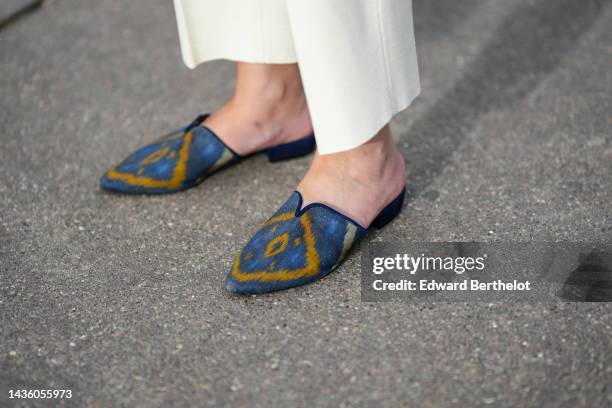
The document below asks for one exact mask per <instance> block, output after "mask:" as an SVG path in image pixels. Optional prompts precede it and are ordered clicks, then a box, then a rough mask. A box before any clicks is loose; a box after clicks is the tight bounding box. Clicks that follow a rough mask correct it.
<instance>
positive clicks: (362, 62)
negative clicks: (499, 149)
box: [174, 0, 420, 154]
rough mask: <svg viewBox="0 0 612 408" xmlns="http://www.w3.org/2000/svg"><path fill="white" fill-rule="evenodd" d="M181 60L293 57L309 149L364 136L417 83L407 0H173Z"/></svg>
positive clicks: (324, 150)
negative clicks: (307, 118) (311, 137)
mask: <svg viewBox="0 0 612 408" xmlns="http://www.w3.org/2000/svg"><path fill="white" fill-rule="evenodd" d="M174 6H175V9H176V17H177V21H178V30H179V38H180V43H181V51H182V55H183V60H184V62H185V64H186V65H187V66H188V67H190V68H195V67H196V66H197V65H198V64H200V63H202V62H205V61H209V60H213V59H229V60H234V61H246V62H255V63H270V64H273V63H295V62H297V63H298V64H299V69H300V73H301V76H302V81H303V85H304V90H305V93H306V99H307V101H308V107H309V109H310V115H311V118H312V122H313V126H314V131H315V137H316V140H317V149H318V151H319V153H321V154H329V153H336V152H340V151H344V150H349V149H352V148H355V147H357V146H359V145H360V144H362V143H364V142H366V141H367V140H368V139H370V138H371V137H373V136H374V135H375V134H376V133H377V132H378V131H379V130H380V129H381V128H382V127H383V126H384V125H385V124H386V123H388V122H389V121H390V120H391V118H392V117H393V115H395V114H396V113H397V112H399V111H401V110H403V109H405V108H406V107H407V106H408V105H410V103H411V102H412V100H413V99H414V98H415V97H416V96H417V95H418V94H419V92H420V84H419V73H418V66H417V57H416V49H415V42H414V28H413V23H412V1H411V0H174Z"/></svg>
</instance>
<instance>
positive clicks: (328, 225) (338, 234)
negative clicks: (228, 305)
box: [226, 189, 406, 294]
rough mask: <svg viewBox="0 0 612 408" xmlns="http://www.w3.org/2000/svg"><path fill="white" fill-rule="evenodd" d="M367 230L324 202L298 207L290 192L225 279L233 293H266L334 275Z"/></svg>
mask: <svg viewBox="0 0 612 408" xmlns="http://www.w3.org/2000/svg"><path fill="white" fill-rule="evenodd" d="M405 194H406V190H405V189H404V190H403V191H402V192H401V194H400V195H399V196H398V197H397V198H396V199H394V200H393V201H392V202H391V203H390V204H389V205H387V206H386V207H385V208H384V209H383V210H382V211H381V212H380V213H379V214H378V216H377V217H376V219H374V221H373V222H372V226H374V227H375V228H377V229H380V228H383V227H384V226H385V225H386V224H388V223H389V222H390V221H391V220H392V219H393V218H395V217H396V216H397V215H398V214H399V213H400V211H401V209H402V205H403V202H404V196H405ZM366 231H367V229H366V228H364V227H363V226H361V225H359V224H358V223H357V222H355V221H354V220H352V219H350V218H349V217H347V216H345V215H343V214H341V213H339V212H338V211H336V210H334V209H333V208H330V207H328V206H326V205H324V204H319V203H313V204H309V205H307V206H306V207H304V208H302V195H301V194H300V193H299V192H298V191H295V192H294V193H293V194H292V195H291V197H290V198H289V200H287V202H285V204H283V205H282V206H281V207H280V209H279V210H278V211H276V213H275V214H274V215H273V216H272V218H270V219H269V220H268V221H267V222H266V223H265V224H264V225H263V226H262V227H261V229H260V230H259V231H258V232H257V233H256V234H255V235H254V236H253V238H251V240H250V241H249V242H248V243H247V244H246V246H245V247H244V248H243V249H242V252H241V253H240V254H239V255H238V256H237V257H236V259H235V260H234V263H233V265H232V267H231V270H230V271H229V273H228V275H227V279H226V289H227V290H228V291H230V292H235V293H244V294H250V293H265V292H273V291H277V290H281V289H287V288H291V287H295V286H300V285H304V284H307V283H310V282H314V281H316V280H319V279H321V278H322V277H324V276H325V275H327V274H328V273H330V272H331V271H333V270H334V269H335V268H336V267H337V266H338V265H339V264H340V263H341V262H342V260H343V259H344V258H345V257H346V255H347V253H348V252H349V250H350V249H351V248H352V247H353V246H354V245H355V244H356V243H357V242H358V241H359V240H360V239H361V238H363V237H364V236H365V234H366Z"/></svg>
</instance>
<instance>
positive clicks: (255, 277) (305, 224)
mask: <svg viewBox="0 0 612 408" xmlns="http://www.w3.org/2000/svg"><path fill="white" fill-rule="evenodd" d="M293 219H295V214H294V213H293V212H288V213H285V214H281V215H277V216H275V217H272V218H271V219H270V220H268V222H266V223H265V224H264V225H263V227H262V229H264V228H268V227H269V226H270V225H274V224H279V223H282V222H288V221H289V222H290V221H291V220H293ZM298 219H299V222H300V224H301V226H302V230H303V237H302V238H303V239H302V241H303V242H304V244H305V245H306V253H305V266H304V267H302V268H296V269H292V270H289V269H279V270H275V271H266V270H259V271H249V272H245V271H242V270H241V269H240V261H241V256H242V255H238V256H237V257H236V259H235V260H234V264H233V266H232V272H231V273H232V277H233V278H234V279H235V280H236V281H239V282H249V281H261V282H270V281H288V280H293V279H299V278H306V277H311V276H315V275H316V274H317V273H319V264H320V256H319V253H318V251H317V248H316V242H315V237H314V234H313V231H312V225H311V221H310V217H309V215H308V214H303V215H302V216H300V217H299V218H298ZM272 228H274V227H272ZM285 234H286V233H283V235H280V236H279V237H276V238H275V239H273V240H272V241H270V242H269V243H268V245H267V247H266V253H267V252H268V250H270V249H271V250H273V251H274V250H276V249H275V248H274V246H272V247H271V246H270V244H272V243H274V245H278V243H277V242H275V241H276V240H278V239H279V238H280V241H279V242H281V244H282V245H281V246H284V247H286V246H287V243H288V240H289V237H288V235H287V237H286V238H281V237H284V235H285ZM283 244H284V245H283ZM283 250H284V248H283ZM280 252H282V251H278V252H276V253H280ZM247 256H248V254H247ZM270 256H272V255H270ZM246 259H247V258H246V256H245V260H246Z"/></svg>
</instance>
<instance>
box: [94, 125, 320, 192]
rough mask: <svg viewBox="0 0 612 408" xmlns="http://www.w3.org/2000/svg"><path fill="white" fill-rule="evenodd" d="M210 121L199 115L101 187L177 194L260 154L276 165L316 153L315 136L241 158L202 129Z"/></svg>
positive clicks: (114, 170)
mask: <svg viewBox="0 0 612 408" xmlns="http://www.w3.org/2000/svg"><path fill="white" fill-rule="evenodd" d="M207 117H208V115H200V116H198V117H197V118H196V119H195V120H194V121H193V122H192V123H191V124H190V125H188V126H187V127H185V128H181V129H178V130H176V131H174V132H172V133H169V134H167V135H166V136H163V137H162V138H161V139H160V140H158V141H157V142H155V143H152V144H149V145H147V146H145V147H141V148H140V149H138V150H136V151H135V152H134V153H132V154H131V155H130V156H128V157H127V158H126V159H124V160H123V161H122V162H120V163H118V164H115V165H114V166H112V167H111V168H110V169H109V170H108V171H107V172H106V173H105V174H104V175H103V176H102V178H101V179H100V187H101V188H102V189H104V190H107V191H112V192H117V193H124V194H168V193H175V192H178V191H182V190H186V189H188V188H191V187H193V186H195V185H197V184H199V183H200V182H202V181H203V180H204V179H205V178H206V177H208V176H210V175H211V174H213V173H216V172H218V171H219V170H222V169H225V168H228V167H230V166H232V165H234V164H236V163H238V162H240V161H242V160H244V159H246V158H248V157H250V156H252V155H255V154H258V153H266V154H267V156H268V159H269V160H270V161H272V162H274V161H281V160H289V159H293V158H297V157H301V156H304V155H307V154H309V153H311V152H312V151H313V150H314V149H315V140H314V135H312V134H310V135H308V136H306V137H305V138H303V139H300V140H297V141H295V142H291V143H287V144H282V145H278V146H274V147H271V148H268V149H264V150H261V151H258V152H255V153H252V154H249V155H247V156H242V155H239V154H238V153H236V152H234V151H233V150H232V149H231V148H230V147H229V146H227V145H226V144H225V143H223V141H222V140H221V139H220V138H219V137H218V136H217V135H216V134H215V133H214V132H213V131H212V130H210V129H209V128H207V127H206V126H203V125H202V122H203V121H204V120H205V119H206V118H207Z"/></svg>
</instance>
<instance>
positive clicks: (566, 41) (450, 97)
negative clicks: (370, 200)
mask: <svg viewBox="0 0 612 408" xmlns="http://www.w3.org/2000/svg"><path fill="white" fill-rule="evenodd" d="M434 4H438V5H439V4H441V3H434ZM609 4H610V2H609V1H606V0H582V1H575V0H537V1H534V2H531V3H530V4H528V5H522V6H518V8H517V9H516V10H515V11H514V12H513V13H512V14H511V15H510V16H509V17H508V18H507V19H506V20H505V21H504V22H503V23H502V24H501V25H500V26H499V28H498V29H497V30H496V31H495V32H494V33H493V35H492V37H491V40H490V41H489V43H488V44H487V45H486V46H485V48H484V49H483V50H482V52H481V53H480V54H479V55H478V57H476V59H475V60H474V61H473V62H472V63H471V64H469V65H468V67H466V70H465V75H464V76H463V78H461V79H460V80H459V81H458V82H457V84H456V85H455V86H454V87H453V88H452V89H451V90H449V91H448V92H447V93H446V94H445V95H443V96H442V97H441V98H440V99H439V101H438V102H437V103H436V104H434V106H433V107H432V108H431V109H429V110H428V112H427V113H426V114H425V115H424V116H423V117H422V118H420V119H418V120H417V121H416V122H415V123H414V125H413V126H411V128H410V129H409V130H408V132H407V133H406V134H405V135H402V140H404V141H407V142H408V143H406V146H405V147H401V148H400V149H402V150H404V151H403V152H402V153H403V154H404V156H405V157H407V158H408V160H407V163H408V168H409V174H410V176H409V180H408V181H409V186H408V193H409V194H408V197H407V199H408V200H414V199H415V198H416V197H417V196H418V195H419V194H421V193H422V192H424V190H426V189H427V187H428V186H429V185H430V184H431V183H432V182H433V181H434V180H435V179H436V177H437V176H438V175H439V174H440V173H441V172H442V171H443V169H444V168H445V167H446V166H447V165H448V162H449V160H450V158H451V156H452V154H453V152H454V151H455V150H457V148H458V146H459V145H460V144H461V142H462V141H463V139H464V138H465V136H466V134H467V133H468V132H469V131H470V130H471V129H472V128H473V127H474V126H475V125H476V124H477V122H478V120H479V118H481V117H482V116H484V115H486V114H487V113H488V112H491V111H494V110H506V109H510V108H512V106H513V105H516V104H518V103H519V102H520V101H521V100H522V99H523V98H525V96H527V95H528V94H529V93H530V91H531V90H533V89H535V88H536V86H537V84H538V83H540V82H541V81H542V80H543V79H544V78H546V76H547V75H548V74H550V73H551V72H552V71H554V70H555V68H556V67H557V66H558V65H559V61H560V60H561V59H562V57H563V56H564V55H565V54H566V53H568V52H569V51H570V50H572V48H573V47H574V45H575V44H576V43H577V42H578V40H579V39H580V37H581V35H582V34H583V33H584V32H585V31H586V30H587V29H588V28H589V27H590V26H591V25H592V24H593V22H594V21H595V20H596V19H597V17H598V16H600V15H601V14H602V10H603V8H604V5H609ZM427 10H429V12H432V13H435V12H438V11H437V10H434V9H433V6H427ZM417 35H418V33H417Z"/></svg>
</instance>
